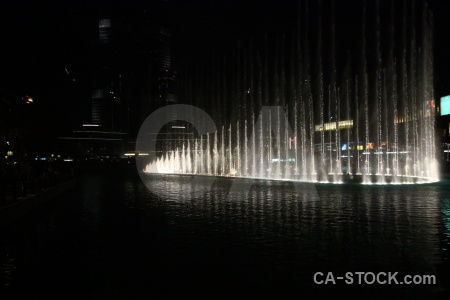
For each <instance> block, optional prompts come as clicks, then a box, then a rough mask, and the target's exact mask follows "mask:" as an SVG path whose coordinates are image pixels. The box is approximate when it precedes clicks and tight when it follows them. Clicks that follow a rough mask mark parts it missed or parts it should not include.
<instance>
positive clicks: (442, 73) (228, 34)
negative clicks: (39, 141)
mask: <svg viewBox="0 0 450 300" xmlns="http://www.w3.org/2000/svg"><path fill="white" fill-rule="evenodd" d="M97 2H98V1H97ZM142 2H143V1H135V0H134V1H126V2H125V3H127V5H130V7H133V6H139V5H142ZM310 2H311V3H314V5H312V6H311V11H310V19H311V21H312V23H314V22H315V16H316V11H315V9H314V6H315V5H316V3H317V2H316V1H310ZM361 2H362V1H335V13H336V24H337V25H336V26H337V28H338V32H337V33H338V35H337V47H338V51H344V52H345V51H346V49H347V48H355V47H357V45H359V43H360V40H359V38H358V36H357V35H356V34H352V33H351V32H352V28H354V27H355V26H360V25H358V24H360V23H359V20H360V7H361ZM428 2H429V3H430V6H431V7H432V9H433V12H434V32H435V40H434V41H435V43H434V49H435V57H434V63H435V81H436V86H435V88H436V90H435V96H436V98H439V97H440V96H442V95H444V94H450V42H449V40H450V21H449V20H450V19H449V15H450V4H449V2H448V1H437V0H429V1H428ZM107 3H113V4H114V3H118V1H117V0H115V1H109V2H107ZM368 3H369V5H368V10H370V6H372V7H373V3H374V1H368ZM396 3H397V4H396V5H398V3H400V6H401V3H402V2H401V1H396ZM417 3H418V4H421V3H422V1H417ZM323 6H324V13H323V14H324V15H323V18H324V19H326V18H327V14H328V15H329V11H330V7H331V1H323ZM112 7H114V5H112ZM166 15H167V16H168V17H166V18H165V19H164V20H163V21H162V22H163V23H165V25H167V26H168V27H169V28H171V31H172V37H173V47H174V52H175V57H174V59H175V62H176V63H177V64H178V65H182V64H183V62H184V61H191V62H192V61H194V62H197V61H201V60H202V59H205V57H207V56H213V55H216V54H224V53H226V52H227V51H231V50H232V49H233V47H235V46H236V44H237V41H238V40H241V42H242V43H246V42H248V41H249V40H254V41H255V43H257V42H258V41H261V40H263V38H264V35H265V34H268V35H269V37H276V36H280V35H281V34H283V33H284V34H287V35H290V34H291V32H292V30H293V29H294V28H295V26H296V20H297V15H298V1H236V0H233V1H229V0H228V1H225V0H214V1H213V0H210V1H206V0H204V1H199V0H193V1H192V0H191V1H186V0H184V1H182V0H176V1H169V9H168V13H166ZM380 17H381V20H382V21H383V20H384V19H385V18H387V16H386V15H385V11H383V12H382V13H381V14H380ZM398 17H400V16H398ZM156 19H157V18H156ZM156 19H155V22H161V20H156ZM130 22H132V20H130ZM355 24H356V25H355ZM96 26H97V3H96V1H67V0H62V1H34V2H32V1H8V2H6V3H5V2H4V1H3V2H2V3H1V4H0V41H1V51H0V53H1V54H0V87H1V88H2V89H4V90H7V91H8V92H9V93H10V94H11V95H13V96H14V97H17V98H18V99H20V97H22V96H24V95H30V96H32V97H33V98H34V99H35V110H36V113H37V116H38V118H37V119H36V120H33V122H35V124H36V126H37V128H39V129H40V133H41V134H42V136H43V138H45V139H49V140H51V139H52V138H54V137H55V136H58V135H61V134H63V133H65V132H68V131H69V132H70V130H73V128H74V126H79V124H80V123H81V122H82V119H83V116H84V115H85V113H86V109H88V107H89V105H90V102H89V100H90V99H89V97H90V74H89V72H90V71H89V66H90V64H91V61H90V59H91V56H90V53H91V51H92V42H93V41H94V40H95V38H96ZM311 26H313V25H311ZM369 26H370V25H369ZM339 30H342V31H339ZM345 32H346V33H345ZM349 32H350V33H349ZM324 47H327V43H326V42H324ZM66 70H67V71H66Z"/></svg>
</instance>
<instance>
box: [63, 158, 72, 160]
mask: <svg viewBox="0 0 450 300" xmlns="http://www.w3.org/2000/svg"><path fill="white" fill-rule="evenodd" d="M64 161H73V159H71V158H66V159H64Z"/></svg>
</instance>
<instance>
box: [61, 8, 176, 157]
mask: <svg viewBox="0 0 450 300" xmlns="http://www.w3.org/2000/svg"><path fill="white" fill-rule="evenodd" d="M168 5H169V4H168V2H167V1H150V2H148V3H146V2H142V3H136V4H135V5H133V6H130V5H127V3H125V2H123V3H121V2H114V3H108V2H105V3H100V4H98V6H97V13H96V15H95V18H96V20H95V22H92V27H93V30H95V31H96V34H94V35H93V40H92V51H91V57H90V58H89V59H90V68H91V69H90V76H91V93H90V94H91V99H90V105H89V107H88V111H89V113H88V114H87V115H86V117H85V120H84V122H83V123H84V126H82V128H81V129H80V130H76V131H74V136H73V137H64V138H65V139H67V140H72V141H74V142H75V143H76V145H75V146H76V147H72V149H76V150H73V152H77V153H78V154H83V155H87V156H89V157H90V158H94V157H98V156H105V155H108V156H109V155H115V156H121V155H123V154H124V153H126V152H134V148H135V140H136V135H137V133H138V131H139V128H140V125H141V124H142V122H143V121H144V120H145V118H146V117H147V116H148V115H150V114H151V112H153V111H154V110H156V109H158V108H160V107H162V106H165V105H167V104H170V103H176V96H175V82H176V72H175V68H174V65H173V58H172V49H171V48H172V45H171V33H170V30H169V28H168V27H166V26H164V25H165V20H166V18H165V15H166V11H167V6H168Z"/></svg>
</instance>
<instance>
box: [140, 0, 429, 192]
mask: <svg viewBox="0 0 450 300" xmlns="http://www.w3.org/2000/svg"><path fill="white" fill-rule="evenodd" d="M319 6H320V4H319ZM365 6H366V5H364V7H363V12H362V20H361V26H360V35H361V43H360V45H359V47H358V48H359V49H360V57H359V63H358V64H356V66H354V64H352V63H351V62H352V59H351V57H350V55H347V59H346V60H343V61H345V64H344V66H341V69H342V72H340V73H341V78H340V80H341V83H338V67H337V66H336V64H337V53H336V52H337V51H336V43H335V40H336V35H337V34H336V24H335V23H336V22H335V20H334V15H333V13H332V15H331V18H330V24H329V31H327V33H328V35H329V36H330V39H331V40H329V42H330V43H329V45H330V47H329V49H328V52H327V53H325V52H326V51H324V49H323V46H322V45H323V43H324V38H323V32H324V29H323V27H324V26H323V24H322V23H323V22H322V16H321V14H322V13H320V15H319V17H318V18H317V24H316V27H315V29H316V30H315V31H314V32H316V34H317V36H316V38H315V41H316V42H317V45H316V47H315V48H314V55H311V53H310V52H311V51H310V33H311V32H312V30H310V29H309V28H308V26H309V25H310V24H311V23H310V22H308V7H304V16H305V17H304V23H303V22H301V21H299V24H298V26H297V27H298V28H297V30H296V31H295V32H294V34H293V35H292V38H291V39H290V40H289V41H287V39H286V38H285V37H284V36H283V38H282V39H281V42H280V40H277V41H276V42H275V43H269V41H268V38H267V37H266V38H265V39H264V42H262V47H261V48H263V51H260V50H256V51H255V50H254V45H251V46H249V47H248V48H245V49H242V47H241V45H239V46H238V49H237V50H235V51H234V53H233V55H232V56H231V57H230V56H225V57H222V58H220V59H218V60H217V61H215V62H214V63H212V64H211V66H210V68H206V67H204V68H203V69H202V70H200V71H199V72H198V73H196V75H195V76H193V77H194V78H195V83H194V81H193V80H187V81H186V82H185V86H186V87H188V88H187V89H186V90H187V91H188V92H186V95H185V100H186V102H187V103H192V104H199V103H200V104H202V103H201V102H198V101H200V100H198V99H210V100H209V101H207V102H206V101H204V100H203V102H204V103H203V104H204V105H198V106H202V107H205V108H206V109H207V110H208V111H209V112H210V113H211V115H212V117H213V119H214V120H215V121H216V122H219V123H220V124H221V125H220V127H218V128H217V130H216V131H215V132H212V133H209V134H206V135H204V136H199V137H195V138H192V139H178V140H176V141H174V142H173V143H165V144H164V146H162V148H161V149H160V151H161V153H162V154H161V155H160V156H154V157H150V160H149V161H148V162H147V164H146V168H145V170H144V171H145V172H147V173H166V174H191V175H209V176H230V177H245V178H260V179H277V180H294V181H307V182H330V183H341V182H348V181H350V182H358V183H363V184H387V183H389V184H409V183H426V182H434V181H437V180H438V166H437V163H436V160H435V143H434V100H433V77H432V76H433V75H432V74H433V67H432V21H431V13H430V11H429V9H428V7H427V5H426V4H424V7H420V8H419V7H416V6H415V5H414V2H412V4H410V6H407V4H406V1H404V4H403V12H404V13H403V22H402V25H401V38H400V39H396V35H395V34H396V31H395V29H396V28H395V26H394V24H395V22H394V12H395V8H394V4H393V3H392V4H391V6H390V7H387V10H388V11H389V10H390V22H389V26H387V27H388V28H387V29H385V30H382V28H381V26H380V16H379V12H380V10H381V8H380V4H379V1H377V2H376V8H375V11H376V13H375V16H373V17H374V18H375V22H372V23H371V24H375V28H374V29H373V32H374V33H375V34H374V36H375V41H374V45H375V47H373V48H369V47H368V41H367V36H370V34H368V31H369V30H368V28H367V24H369V22H368V21H367V20H369V18H370V16H369V14H368V13H367V11H368V10H367V9H366V7H365ZM319 8H320V7H319ZM332 11H333V9H332ZM418 11H421V15H420V18H419V19H420V22H418V23H417V24H416V20H415V18H416V17H415V16H416V14H417V12H418ZM406 12H408V13H406ZM301 24H303V25H304V26H303V27H302V26H301ZM418 25H419V26H418ZM301 27H302V28H303V31H301V30H300V28H301ZM416 30H420V34H416ZM418 36H419V37H420V38H418ZM397 40H400V43H396V41H397ZM382 43H383V45H387V46H385V47H384V48H381V45H382ZM288 48H290V51H286V49H288ZM382 50H383V51H382ZM287 52H289V53H287ZM314 59H315V64H314V65H313V66H312V65H311V61H314ZM325 59H326V60H327V61H329V62H330V63H329V64H327V65H325V64H324V63H323V61H324V60H325ZM351 67H353V69H354V71H355V72H354V73H353V72H352V71H351V69H352V68H351ZM205 86H207V87H208V90H205V89H204V88H203V87H205ZM209 87H210V88H209ZM324 91H326V92H324ZM208 105H209V107H208ZM208 108H209V109H208ZM186 128H187V129H185V131H189V130H190V129H189V127H186ZM143 152H145V149H143Z"/></svg>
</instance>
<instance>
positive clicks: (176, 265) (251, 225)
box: [0, 174, 450, 297]
mask: <svg viewBox="0 0 450 300" xmlns="http://www.w3.org/2000/svg"><path fill="white" fill-rule="evenodd" d="M190 179H191V178H190V177H188V176H173V175H170V176H154V175H152V176H149V177H148V180H149V181H150V182H148V184H151V185H152V187H153V188H154V189H158V191H157V193H153V192H152V191H151V190H148V189H147V188H146V185H144V184H143V183H142V182H141V180H140V178H139V177H138V176H137V175H133V176H131V175H129V174H86V175H84V176H82V177H81V178H80V180H79V183H80V186H79V188H78V189H77V192H76V193H72V195H71V197H72V198H73V199H71V200H70V199H69V198H67V199H64V201H60V202H59V203H58V204H52V205H49V206H48V207H47V208H45V209H43V210H40V211H39V213H37V214H34V217H33V218H30V219H28V220H27V222H24V223H23V224H22V225H20V224H17V225H20V226H14V227H11V228H8V229H2V230H0V284H1V285H2V287H6V286H11V287H15V288H16V290H24V289H23V287H25V286H34V287H35V288H38V289H40V290H41V291H44V290H45V291H47V290H48V289H49V288H50V286H54V285H55V282H56V283H57V284H58V285H59V286H60V289H67V288H70V287H72V286H73V285H76V286H79V287H80V289H79V291H78V292H77V293H78V294H79V296H80V297H83V296H84V295H85V293H91V292H93V291H94V290H95V291H98V293H105V292H106V291H112V292H111V293H113V292H114V293H119V294H120V295H122V296H130V295H131V294H132V293H140V292H141V291H142V290H143V289H147V288H148V290H150V291H152V290H155V289H160V290H166V289H167V286H168V285H170V286H173V284H176V285H179V286H182V287H183V288H185V289H195V290H196V291H197V290H202V289H204V288H205V287H208V286H210V287H211V290H213V291H215V289H221V290H222V291H223V289H224V288H225V287H226V289H225V290H226V291H228V292H229V293H230V296H233V295H237V293H238V292H237V291H238V290H239V289H242V288H244V289H249V287H250V286H253V290H254V289H263V290H265V291H267V290H268V289H272V290H273V291H275V292H274V293H275V294H277V295H278V294H280V293H281V294H283V293H284V291H289V290H292V289H294V290H295V291H296V292H297V293H298V295H303V294H302V293H303V292H304V291H306V290H309V291H311V294H312V295H316V293H317V292H320V291H321V290H323V287H318V286H313V285H312V276H313V274H314V272H317V271H321V272H328V271H333V272H350V271H372V272H376V271H383V272H389V271H392V272H397V271H398V272H399V273H400V274H412V275H415V274H431V275H437V279H438V283H439V284H438V286H417V287H411V286H408V287H402V286H396V287H391V289H395V290H399V291H401V292H400V294H399V295H402V296H405V295H406V296H414V295H417V296H418V297H419V296H422V295H424V294H426V295H428V294H429V293H431V294H433V293H436V292H437V291H438V290H439V289H441V290H444V289H445V288H447V289H448V288H449V285H448V282H449V279H450V278H449V274H450V272H449V262H448V257H449V254H448V251H449V250H448V248H449V240H450V192H448V191H447V186H446V185H445V184H444V183H440V184H433V185H421V186H407V187H405V186H356V185H355V186H353V185H326V184H317V185H315V186H313V185H311V186H308V184H306V185H301V186H295V185H293V183H290V182H281V181H263V180H243V181H241V182H240V183H239V184H240V185H248V191H247V192H246V193H245V195H246V196H243V195H242V194H240V193H239V192H240V191H241V190H242V189H234V190H233V189H232V186H233V184H235V180H236V179H227V178H216V179H215V180H214V183H213V185H212V186H211V188H210V189H209V190H208V191H204V193H203V194H202V195H201V196H197V197H193V195H195V193H196V191H198V190H199V189H198V187H195V186H194V185H193V186H192V187H191V188H190V189H188V190H186V189H185V188H186V187H187V186H188V183H189V182H190ZM239 180H242V179H239ZM298 190H301V191H302V192H301V193H298ZM191 192H193V194H192V193H191ZM162 194H165V195H167V198H164V197H161V195H162ZM36 270H39V276H36ZM67 274H70V276H68V275H67ZM199 274H200V275H199ZM120 286H121V288H119V287H120ZM361 288H362V289H363V290H364V291H365V290H366V289H368V290H370V293H375V295H378V296H380V295H381V296H382V295H386V293H384V294H383V293H382V292H379V291H378V290H383V289H385V288H388V287H380V286H376V287H374V289H372V290H371V289H370V287H368V286H364V287H361ZM50 290H51V289H50ZM134 291H135V292H134ZM390 291H391V290H390ZM55 293H56V292H55ZM114 293H113V294H114ZM377 293H378V294H377ZM379 293H381V294H379ZM252 295H253V294H252ZM253 296H254V295H253ZM430 297H431V296H430Z"/></svg>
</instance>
